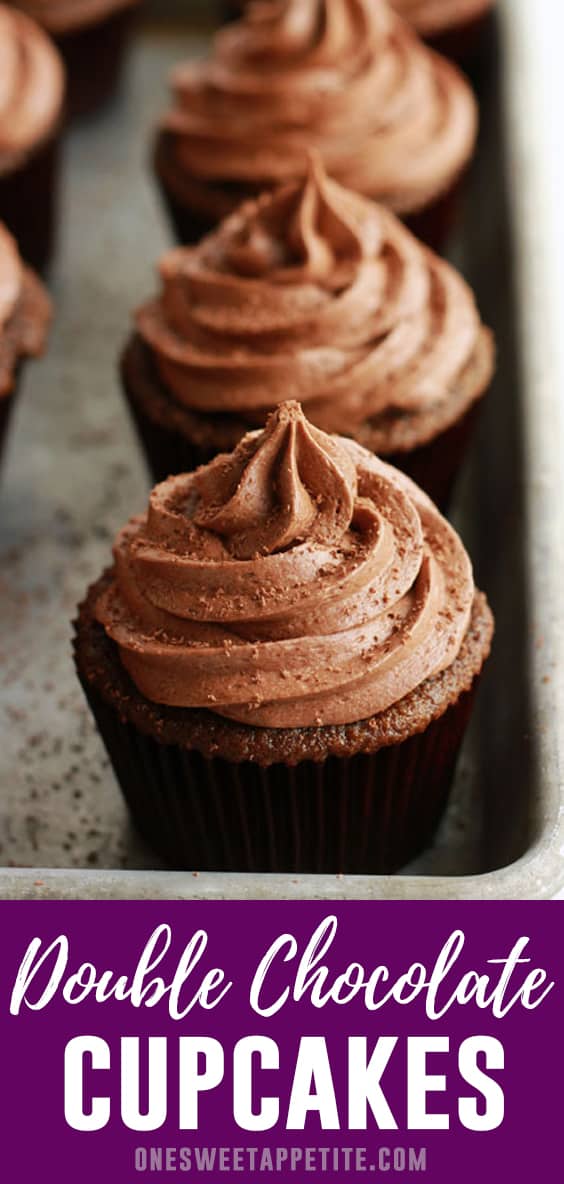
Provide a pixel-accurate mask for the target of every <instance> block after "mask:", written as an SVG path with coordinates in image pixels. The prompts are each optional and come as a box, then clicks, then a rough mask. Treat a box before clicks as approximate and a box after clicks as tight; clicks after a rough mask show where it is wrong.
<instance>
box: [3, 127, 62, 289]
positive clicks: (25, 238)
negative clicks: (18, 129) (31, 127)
mask: <svg viewBox="0 0 564 1184" xmlns="http://www.w3.org/2000/svg"><path fill="white" fill-rule="evenodd" d="M60 147H61V134H60V131H59V130H57V132H56V133H55V135H53V136H52V137H51V138H50V139H49V140H48V141H46V142H45V143H44V144H42V145H40V146H39V147H38V148H37V149H36V150H35V151H34V152H33V154H32V155H31V156H29V157H28V158H27V160H25V161H24V162H23V164H21V165H20V167H19V168H18V169H16V170H14V171H13V172H11V173H5V174H2V175H0V222H4V223H5V224H6V226H7V227H8V229H9V230H10V231H11V232H12V234H13V235H14V238H15V239H16V242H17V244H18V248H19V251H20V254H21V255H22V258H23V259H25V261H26V263H29V264H30V266H31V267H33V268H34V270H35V271H39V272H43V271H45V269H46V268H47V266H48V264H49V262H50V260H51V257H52V255H53V250H54V245H55V235H56V223H57V204H58V181H59V160H60Z"/></svg>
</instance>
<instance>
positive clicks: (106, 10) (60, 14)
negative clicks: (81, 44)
mask: <svg viewBox="0 0 564 1184" xmlns="http://www.w3.org/2000/svg"><path fill="white" fill-rule="evenodd" d="M14 4H15V7H16V8H21V9H22V10H23V11H24V12H27V13H28V14H29V16H31V17H33V19H34V20H36V21H38V22H39V24H40V25H43V27H44V28H45V29H48V30H49V32H50V33H68V32H71V31H72V30H74V29H80V28H82V26H83V25H94V24H96V23H97V22H98V21H99V20H103V19H104V17H106V16H109V15H110V13H112V12H116V11H117V10H118V9H120V8H130V7H132V6H133V5H134V4H139V0H14Z"/></svg>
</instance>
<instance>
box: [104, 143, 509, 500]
mask: <svg viewBox="0 0 564 1184" xmlns="http://www.w3.org/2000/svg"><path fill="white" fill-rule="evenodd" d="M160 270H161V278H162V284H163V288H162V293H161V294H160V295H159V296H157V298H156V299H154V300H152V301H150V302H149V303H148V304H145V305H143V306H142V307H141V308H140V309H139V310H138V311H137V313H136V316H135V333H134V335H133V337H132V338H131V339H130V342H129V345H128V347H127V349H126V351H125V354H124V357H123V363H122V376H123V384H124V389H125V393H126V396H127V398H128V401H129V404H130V407H131V410H132V412H133V416H134V419H135V421H136V423H137V426H138V429H139V432H140V435H141V439H142V442H143V444H144V446H145V451H146V455H147V459H148V462H149V465H150V468H151V470H152V473H153V476H154V478H155V480H157V481H159V480H163V479H164V478H165V477H167V476H168V475H169V474H170V473H178V472H184V471H187V470H189V469H192V468H196V467H197V466H198V465H200V464H203V463H205V462H206V461H208V460H209V459H210V458H211V457H213V456H215V455H216V454H217V453H218V452H223V451H227V450H229V449H232V448H234V447H235V445H236V444H237V443H238V441H239V440H240V439H241V437H242V436H243V435H244V434H245V432H246V431H248V430H249V428H252V427H257V426H262V425H264V423H265V421H266V417H267V415H268V413H269V411H271V410H272V409H273V408H274V407H275V406H276V405H277V404H279V403H282V402H284V400H285V399H287V398H288V397H290V396H291V397H292V398H296V399H298V400H299V401H300V402H301V403H302V404H303V406H304V408H305V410H306V414H307V415H308V418H309V419H310V420H311V421H312V422H313V423H314V424H315V425H316V426H318V427H320V428H322V429H323V430H324V431H329V432H339V433H341V434H343V435H349V436H352V437H354V439H356V440H357V441H359V442H360V443H361V444H363V445H364V446H365V447H367V448H368V449H370V451H373V452H376V453H378V454H379V455H381V456H383V457H384V458H386V459H389V460H390V461H391V462H392V463H394V464H396V465H398V466H399V467H401V468H402V469H404V471H405V472H407V473H409V474H410V475H411V476H412V477H413V478H414V479H415V480H416V481H417V482H418V484H420V485H422V487H423V488H424V489H425V490H426V491H427V492H428V493H429V494H430V495H431V497H433V499H434V500H435V501H436V502H437V503H438V504H439V505H441V506H443V507H444V506H445V505H446V503H447V501H448V498H449V495H450V492H451V489H452V486H453V483H454V479H455V477H456V474H457V472H458V470H459V468H460V465H461V461H462V457H463V454H464V450H465V448H466V445H467V442H468V439H469V436H470V430H471V427H472V424H473V421H474V418H475V415H476V410H477V407H478V404H479V401H480V398H481V396H482V395H483V394H484V392H485V390H486V389H487V387H488V384H489V382H490V379H491V376H492V370H493V361H494V349H493V339H492V336H491V334H490V332H489V331H488V330H487V329H485V328H484V327H483V325H482V324H481V322H480V317H479V314H478V311H477V309H476V305H475V302H474V298H473V296H472V293H471V291H470V289H469V288H468V286H467V285H466V283H465V282H464V281H463V280H462V278H461V277H460V276H459V275H458V274H457V272H456V271H455V270H454V269H453V268H452V267H451V266H450V264H448V263H446V262H445V261H444V260H442V259H440V258H439V257H438V256H437V255H434V254H432V252H431V251H430V250H429V249H428V248H426V247H424V246H422V245H421V244H420V243H419V242H417V240H416V239H415V238H414V237H413V235H412V234H410V232H409V231H408V230H407V229H406V228H405V226H404V225H403V224H402V223H401V222H399V221H398V219H397V218H395V217H394V215H393V214H391V213H390V212H389V211H388V210H386V209H385V208H384V207H382V206H377V205H375V204H374V203H373V202H370V201H368V200H367V199H366V198H362V197H360V196H358V195H357V194H353V193H350V192H347V191H346V190H345V189H343V188H342V187H341V186H340V185H338V184H337V183H336V182H334V181H332V180H329V179H328V178H327V176H326V175H325V173H324V171H323V167H322V165H321V163H320V161H319V159H318V158H315V157H313V158H311V159H310V162H309V170H308V175H307V177H306V179H305V180H304V181H299V182H297V183H295V184H293V185H290V186H289V187H286V188H284V189H281V190H278V191H277V192H276V193H274V194H267V195H265V196H263V197H261V198H259V199H258V201H251V202H249V203H247V204H245V205H244V206H242V207H241V209H240V210H238V211H237V213H235V214H233V215H231V217H230V218H229V219H227V220H226V221H225V223H223V224H222V225H221V226H220V227H219V229H218V230H217V231H216V232H215V233H214V234H212V235H210V236H209V237H208V238H205V239H203V240H202V242H201V243H200V244H199V245H198V246H196V247H181V248H176V249H175V250H173V251H171V252H169V254H167V255H166V256H165V257H164V259H163V260H162V262H161V268H160Z"/></svg>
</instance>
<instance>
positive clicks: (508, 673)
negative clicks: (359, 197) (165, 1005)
mask: <svg viewBox="0 0 564 1184" xmlns="http://www.w3.org/2000/svg"><path fill="white" fill-rule="evenodd" d="M170 7H171V6H170V5H169V8H170ZM180 7H182V6H180ZM527 7H530V6H527V5H526V4H525V5H521V3H518V4H515V3H511V4H507V3H506V4H505V5H502V21H503V26H502V27H503V37H504V42H505V44H506V45H507V46H509V48H510V55H509V58H508V60H507V62H506V74H505V79H506V87H505V94H506V96H507V97H508V98H509V99H510V114H509V118H508V120H507V121H506V124H505V128H504V130H503V131H502V129H501V128H500V123H499V112H500V104H499V94H498V93H496V84H495V78H494V75H495V72H496V70H495V66H494V69H493V75H492V78H490V80H489V81H488V80H487V79H486V80H484V81H483V88H484V89H483V96H482V97H483V101H484V134H483V141H482V146H481V152H480V158H479V161H478V164H477V167H476V169H475V171H474V175H473V178H472V179H471V181H470V186H469V193H468V202H467V208H466V211H465V214H464V219H463V232H462V234H461V236H460V239H459V241H458V242H457V243H456V244H455V249H454V253H455V256H456V260H457V262H458V263H459V264H460V265H461V266H462V267H463V268H464V269H465V270H466V271H467V273H468V275H469V278H470V280H471V282H472V283H474V284H475V286H476V287H477V290H478V295H479V298H480V302H481V305H482V309H483V312H484V315H485V317H486V319H489V321H490V323H493V324H494V327H495V328H496V330H497V333H498V336H499V339H500V373H499V377H498V380H497V382H496V385H495V388H494V391H493V392H492V395H491V397H490V399H489V401H488V406H487V408H486V411H485V415H484V417H483V420H482V424H481V429H480V432H479V438H478V440H477V442H476V447H475V449H474V452H473V457H472V460H471V463H470V465H469V466H468V471H467V473H466V477H465V480H464V482H463V489H462V490H461V494H460V498H459V504H458V508H457V520H458V523H459V525H460V527H461V529H462V531H463V533H464V535H465V538H466V540H467V543H468V546H469V548H470V550H471V552H472V554H473V556H474V558H475V560H476V567H477V573H478V579H479V581H480V583H481V584H482V586H484V587H485V588H486V590H487V591H488V594H489V595H490V597H491V599H492V601H493V604H494V609H495V610H496V614H497V618H498V633H497V642H496V648H495V652H494V656H493V659H492V662H491V665H490V670H489V673H488V677H487V679H486V680H485V684H484V686H483V689H482V692H481V695H480V703H479V708H478V712H477V715H476V719H475V722H474V725H473V728H472V732H471V736H470V737H469V741H468V743H467V744H466V747H465V752H464V756H463V759H462V761H461V765H460V769H459V772H458V776H457V783H456V787H455V791H454V794H453V798H452V805H451V808H450V810H449V814H448V817H447V819H446V820H445V823H444V825H443V827H442V828H441V831H440V834H439V835H438V837H437V841H436V843H435V844H434V847H433V849H432V850H431V851H429V852H426V853H425V855H424V856H422V857H421V859H420V860H419V861H418V862H417V865H416V866H414V867H413V868H410V869H409V872H407V871H406V874H404V875H401V876H398V877H393V878H382V877H380V878H362V879H360V880H354V881H351V880H346V879H342V878H339V877H335V878H329V879H326V878H316V877H304V878H301V879H300V880H295V879H293V878H291V877H289V878H286V877H271V878H269V877H261V878H260V879H255V878H254V877H237V876H210V875H202V876H199V875H197V873H194V874H180V873H174V872H168V871H164V870H163V869H161V868H159V867H158V866H156V864H155V860H154V857H153V856H152V854H151V852H149V851H148V850H146V849H145V848H144V847H143V845H142V844H141V842H140V841H139V840H138V839H137V838H136V837H135V836H134V835H133V834H132V832H131V830H130V828H129V825H128V820H127V815H126V812H125V808H124V807H123V805H122V802H121V798H120V796H119V792H118V790H117V787H116V784H115V781H114V778H113V775H112V773H111V770H110V769H109V768H108V764H107V760H106V758H105V755H104V752H103V749H102V746H101V743H100V741H99V739H98V736H97V734H96V731H95V727H94V725H93V723H92V722H91V719H90V717H89V714H88V711H87V709H86V706H85V704H84V702H83V699H82V693H81V690H80V687H79V685H78V683H77V681H76V679H75V675H74V669H73V665H72V659H71V655H70V627H69V621H70V620H71V618H72V616H73V613H74V609H75V606H76V603H77V601H78V599H79V598H80V596H81V595H82V593H83V590H84V588H85V587H86V585H87V584H88V582H89V581H90V580H91V579H92V578H94V577H95V576H97V575H98V574H99V572H100V570H101V569H102V567H103V566H104V565H105V564H106V563H107V560H108V556H109V549H110V544H111V539H112V536H113V534H114V532H115V530H116V529H117V528H118V527H119V526H120V525H121V524H122V522H123V521H124V520H125V518H126V517H128V516H129V515H130V514H131V513H134V512H135V511H136V510H138V509H140V508H141V507H142V505H143V502H144V499H145V497H146V493H147V490H148V487H149V485H148V480H147V475H146V472H145V470H144V467H143V463H142V460H141V456H140V452H139V449H138V447H137V443H136V440H135V438H134V435H133V431H132V429H131V426H130V424H129V421H128V417H127V412H126V410H125V407H124V405H123V403H122V401H121V397H120V392H119V384H118V380H117V373H116V357H117V354H118V351H119V349H120V347H121V345H122V344H123V342H124V339H125V336H126V333H127V328H128V324H129V311H130V309H131V307H132V306H134V305H135V303H136V302H137V301H138V300H139V299H142V298H143V297H144V295H145V294H146V293H147V292H148V291H149V290H150V288H151V286H152V283H153V273H154V263H155V261H156V259H157V257H158V255H159V253H160V251H161V250H162V249H163V248H164V247H165V246H166V245H167V243H168V242H169V235H168V228H167V226H166V224H165V221H164V215H163V213H162V211H161V207H160V204H159V200H158V196H157V193H156V191H155V188H154V186H153V183H152V181H151V177H150V174H149V171H148V169H147V160H146V157H147V129H148V128H149V127H150V126H151V124H152V122H153V120H154V118H155V116H156V114H157V113H158V111H159V110H160V109H161V108H162V104H163V102H164V96H165V91H166V76H167V71H168V67H169V66H170V65H171V64H172V63H173V62H175V61H177V60H178V59H179V58H181V57H182V56H183V55H184V54H188V53H196V52H198V51H199V49H200V48H201V45H202V43H203V38H204V34H203V33H195V32H194V30H193V29H190V28H189V27H188V25H187V24H186V25H185V26H184V27H181V26H180V25H174V26H171V25H168V24H163V23H161V24H160V25H157V24H155V23H154V22H150V21H149V23H147V24H146V25H145V26H144V27H143V28H142V29H141V31H140V33H139V36H138V40H137V44H136V48H135V50H134V53H133V54H132V57H131V61H130V68H129V74H128V78H127V82H126V85H125V87H124V89H123V92H122V94H121V96H120V98H119V100H117V101H116V102H115V103H114V105H113V106H112V107H111V108H108V109H107V110H106V111H105V112H104V113H102V114H101V115H100V116H99V117H98V118H96V119H95V120H92V121H91V122H90V123H87V124H84V125H82V126H79V127H77V128H75V129H74V130H73V131H72V133H71V135H70V137H69V141H68V144H67V169H66V180H65V191H64V211H63V218H62V227H63V229H62V238H61V243H60V252H59V257H58V263H57V267H56V270H55V271H54V273H53V277H52V279H53V284H52V286H53V294H54V297H55V301H56V305H57V318H56V323H55V326H54V331H53V335H52V340H51V348H50V351H49V355H48V356H47V358H46V359H45V360H44V361H43V362H42V363H40V364H36V365H34V366H33V367H31V366H30V367H29V368H28V369H27V371H26V377H25V384H24V391H23V395H22V398H21V400H20V402H19V405H18V408H17V414H16V417H15V420H14V423H13V427H12V431H11V436H10V441H9V448H8V453H7V456H6V463H5V465H4V468H3V472H2V477H1V480H0V865H2V866H1V867H0V897H1V898H8V897H14V898H19V897H27V896H39V897H46V898H47V897H59V896H60V897H85V896H86V897H88V896H94V897H106V898H107V897H147V898H155V897H168V898H176V897H191V896H206V897H214V898H221V897H225V896H237V897H242V896H249V897H260V898H263V897H265V896H284V897H300V896H302V897H304V896H305V897H316V898H324V897H326V898H333V897H346V896H352V897H365V896H374V897H396V898H397V897H412V898H413V897H447V898H449V897H450V898H463V897H474V896H481V897H489V898H495V897H503V896H522V897H529V898H531V897H537V896H538V897H541V896H550V895H555V894H556V893H557V892H558V890H559V889H560V888H561V886H562V883H563V882H564V859H563V854H564V835H563V834H562V831H561V829H560V828H561V826H562V820H561V812H560V802H561V796H560V795H561V790H562V786H561V759H562V753H561V747H560V746H561V727H562V718H563V717H562V714H561V711H562V699H561V697H560V698H558V696H559V695H561V682H560V680H559V677H561V674H562V669H563V668H564V666H563V665H562V664H561V665H560V676H559V675H558V671H557V670H555V669H554V668H553V667H554V663H556V664H557V665H558V658H559V655H560V656H562V654H563V653H564V645H563V642H562V619H561V607H560V603H558V604H556V601H555V596H554V593H555V589H557V588H558V587H559V586H561V581H560V576H561V573H562V570H563V567H564V563H563V559H562V554H561V551H559V550H558V545H559V544H558V541H557V537H556V534H555V532H554V515H552V517H551V520H550V521H549V518H550V515H549V514H548V508H549V507H551V506H554V505H555V504H557V502H558V490H559V489H560V488H561V474H560V473H559V471H558V466H557V464H556V462H555V448H557V446H558V438H557V433H556V432H553V433H552V438H547V436H550V433H544V432H543V433H541V432H540V431H539V427H538V397H539V396H538V393H537V391H536V390H535V385H536V384H537V383H539V381H540V387H539V390H542V392H544V394H543V397H544V399H545V400H546V404H547V406H549V405H551V404H550V400H551V399H552V398H553V392H552V387H551V378H552V381H554V374H552V375H550V374H548V373H547V372H546V366H547V357H548V356H552V357H553V356H554V354H552V355H551V354H550V342H549V339H548V336H547V335H548V332H549V328H550V325H551V324H552V322H549V324H548V325H546V324H545V325H544V334H545V336H544V348H543V351H542V355H538V351H537V353H535V350H536V339H535V344H534V347H533V345H531V348H527V349H525V351H524V353H523V354H521V355H520V356H519V355H518V354H517V352H516V343H517V338H518V336H519V334H518V328H517V327H518V325H519V314H520V315H521V324H522V323H523V317H525V320H526V322H527V337H526V343H528V342H530V341H532V340H533V338H534V335H535V329H534V309H533V308H532V307H531V306H530V305H528V304H527V302H526V301H525V302H523V301H522V302H521V304H519V303H515V302H514V297H515V289H514V286H513V278H514V277H516V278H517V281H518V283H520V285H521V288H520V290H524V284H525V283H529V284H535V285H536V287H535V289H534V290H537V291H538V290H539V285H540V284H542V276H543V271H542V266H543V263H542V258H543V253H542V250H541V245H542V244H539V242H538V240H537V239H536V238H535V241H534V242H532V241H529V239H530V238H531V230H530V228H531V226H532V224H533V223H534V225H535V227H536V229H537V230H538V226H537V223H538V216H537V217H534V216H533V213H532V210H531V203H532V202H533V200H534V197H533V186H535V187H538V185H539V184H540V180H539V178H538V169H537V177H536V178H535V179H533V178H532V177H531V176H530V175H529V174H530V173H531V171H532V170H531V169H530V167H528V168H527V169H526V170H525V171H524V172H523V174H521V172H520V173H519V175H520V176H521V175H523V179H524V181H523V189H524V191H525V193H526V192H528V194H529V198H528V201H527V200H526V199H525V196H524V193H523V192H521V190H520V192H519V195H518V198H517V200H516V201H514V202H513V204H512V205H511V207H510V208H511V210H512V211H513V216H514V220H513V222H512V227H513V231H514V233H510V232H509V224H508V220H507V214H508V204H507V194H506V193H505V191H504V186H503V177H502V165H503V161H502V155H501V152H500V137H501V136H502V135H503V136H506V134H507V130H508V129H509V134H510V141H509V142H510V160H509V165H510V174H509V175H510V180H511V177H512V176H514V175H515V173H514V172H513V173H511V169H513V170H515V168H516V166H517V165H518V167H519V169H520V170H522V169H523V159H522V156H523V152H524V150H525V138H526V135H525V129H524V127H523V125H522V123H521V122H520V121H519V120H518V119H517V118H516V111H517V110H518V105H519V104H520V103H522V102H523V99H522V97H521V91H522V85H523V77H526V76H527V70H528V71H529V77H530V75H531V70H532V68H533V66H532V64H531V60H530V59H529V60H528V61H527V62H526V63H525V64H524V63H523V60H522V57H521V55H522V50H523V45H524V44H525V43H526V40H527V39H529V28H528V23H527V14H526V9H527ZM157 8H158V6H157ZM529 40H530V39H529ZM539 52H540V50H539ZM543 52H544V51H543ZM529 55H530V57H531V56H532V60H533V64H534V61H535V47H534V45H533V46H532V47H531V46H530V44H529ZM518 71H519V73H517V72H518ZM517 78H519V86H517ZM506 142H507V141H506ZM528 150H529V152H534V151H535V148H534V145H531V144H528ZM537 163H538V162H537ZM527 164H528V165H530V164H531V161H530V160H528V161H527ZM509 188H510V193H512V192H513V191H512V188H511V185H510V187H509ZM534 192H538V189H537V188H535V190H534ZM560 192H562V190H560ZM513 196H514V194H513ZM525 247H526V253H525V254H524V250H525ZM544 266H547V262H546V260H545V263H544ZM551 266H553V263H551ZM563 272H564V265H562V272H561V274H562V273H563ZM530 290H533V289H532V288H531V289H530ZM541 290H542V289H541ZM529 322H531V323H529ZM555 328H556V325H554V329H555ZM517 362H519V367H518V369H516V364H517ZM542 367H544V370H543V372H542V374H541V368H542ZM563 371H564V366H563ZM521 376H524V379H525V382H524V383H523V384H522V385H521V384H520V381H519V380H520V377H521ZM534 406H536V410H535V412H534V414H533V410H532V409H533V407H534ZM524 425H526V429H527V430H526V432H525V430H524ZM541 436H542V438H541ZM560 439H562V437H560ZM541 462H542V464H541ZM541 474H542V476H541ZM561 500H562V499H561V497H560V504H561ZM492 507H495V513H494V514H492V512H491V511H492ZM558 522H559V523H561V519H558ZM551 532H552V533H551ZM547 556H548V560H547V562H545V559H546V557H547ZM529 641H530V644H529ZM558 647H560V648H558ZM559 725H560V726H559ZM500 869H503V870H500Z"/></svg>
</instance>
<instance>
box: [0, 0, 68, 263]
mask: <svg viewBox="0 0 564 1184" xmlns="http://www.w3.org/2000/svg"><path fill="white" fill-rule="evenodd" d="M63 99H64V70H63V65H62V62H61V59H60V57H59V54H58V53H57V50H56V49H55V47H54V45H53V44H52V42H51V41H50V39H49V38H48V37H47V36H46V34H45V33H44V32H43V30H42V29H40V28H39V27H38V26H37V25H36V24H35V23H34V21H31V20H29V18H28V17H27V16H24V15H23V13H20V12H14V10H13V9H12V8H8V7H6V5H4V4H0V221H1V222H4V223H5V224H6V225H7V226H8V227H9V229H10V230H11V231H12V233H13V234H14V236H15V238H16V239H17V242H18V245H19V249H20V251H21V253H22V255H23V257H24V259H25V260H26V262H28V263H30V264H31V265H32V266H33V267H35V268H37V269H38V270H39V271H42V270H43V269H44V267H46V265H47V263H48V261H49V258H50V256H51V252H52V247H53V239H54V232H55V218H56V199H57V175H58V154H59V140H60V130H61V119H62V110H63Z"/></svg>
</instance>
